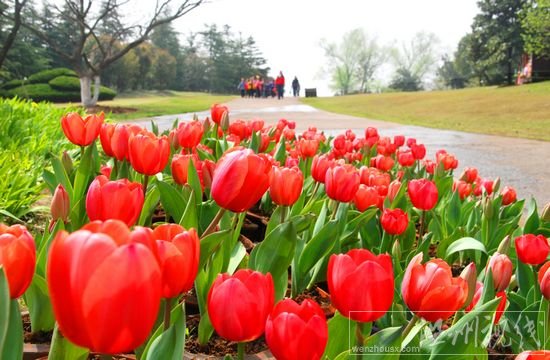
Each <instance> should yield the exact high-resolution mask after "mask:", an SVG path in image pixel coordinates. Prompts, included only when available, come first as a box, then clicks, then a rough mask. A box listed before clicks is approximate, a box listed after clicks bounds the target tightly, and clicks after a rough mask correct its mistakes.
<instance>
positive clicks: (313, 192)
mask: <svg viewBox="0 0 550 360" xmlns="http://www.w3.org/2000/svg"><path fill="white" fill-rule="evenodd" d="M319 184H320V183H318V182H317V181H316V182H315V186H314V187H313V191H312V192H311V197H310V198H309V199H308V201H307V203H306V205H305V206H304V209H309V207H310V205H311V202H312V201H313V199H315V195H316V194H317V191H318V190H319Z"/></svg>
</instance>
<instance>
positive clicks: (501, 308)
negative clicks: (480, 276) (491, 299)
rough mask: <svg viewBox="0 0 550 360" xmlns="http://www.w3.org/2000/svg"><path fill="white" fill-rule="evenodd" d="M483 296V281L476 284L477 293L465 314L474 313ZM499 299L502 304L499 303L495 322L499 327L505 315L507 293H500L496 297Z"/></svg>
mask: <svg viewBox="0 0 550 360" xmlns="http://www.w3.org/2000/svg"><path fill="white" fill-rule="evenodd" d="M481 295H483V283H482V282H481V281H478V282H476V292H475V295H474V298H473V299H472V302H471V303H470V305H468V306H467V307H466V309H464V312H466V313H469V312H470V311H472V310H473V309H474V308H475V307H476V305H477V303H478V302H479V299H481ZM496 296H497V297H498V298H500V302H499V303H498V306H497V309H496V314H495V320H494V321H493V323H494V324H495V325H497V324H498V323H499V321H500V318H501V317H502V314H503V313H504V309H505V308H506V299H507V297H506V293H505V292H504V291H500V292H498V293H497V295H496Z"/></svg>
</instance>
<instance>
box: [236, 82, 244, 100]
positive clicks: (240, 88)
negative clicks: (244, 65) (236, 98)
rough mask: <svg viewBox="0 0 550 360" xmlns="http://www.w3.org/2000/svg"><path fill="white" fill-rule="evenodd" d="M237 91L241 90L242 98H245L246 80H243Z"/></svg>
mask: <svg viewBox="0 0 550 360" xmlns="http://www.w3.org/2000/svg"><path fill="white" fill-rule="evenodd" d="M237 89H238V90H239V92H240V93H241V97H242V98H243V97H244V94H245V89H244V78H241V82H240V83H239V85H238V86H237Z"/></svg>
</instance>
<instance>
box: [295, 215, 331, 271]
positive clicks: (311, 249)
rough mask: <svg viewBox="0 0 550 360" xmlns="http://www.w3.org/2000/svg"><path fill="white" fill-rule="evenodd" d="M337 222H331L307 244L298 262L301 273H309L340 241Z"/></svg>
mask: <svg viewBox="0 0 550 360" xmlns="http://www.w3.org/2000/svg"><path fill="white" fill-rule="evenodd" d="M336 225H337V221H336V220H331V221H329V222H328V223H326V224H325V226H323V228H322V229H321V230H320V231H319V232H318V233H317V234H316V235H315V236H314V237H313V238H312V239H311V240H310V241H309V242H308V243H307V244H306V246H305V248H304V250H303V252H302V254H301V256H300V260H299V262H298V264H299V265H298V266H299V272H300V273H301V274H305V273H307V272H309V271H310V270H311V269H312V268H313V267H314V266H315V264H317V263H318V262H319V261H321V260H322V259H323V258H324V257H325V256H326V255H327V254H328V253H330V250H331V249H332V248H333V247H334V244H335V243H336V242H337V241H338V236H337V235H338V227H337V226H336Z"/></svg>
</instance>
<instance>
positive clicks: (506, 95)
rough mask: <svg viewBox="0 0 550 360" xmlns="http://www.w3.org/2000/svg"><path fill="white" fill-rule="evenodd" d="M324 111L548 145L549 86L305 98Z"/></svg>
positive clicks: (549, 117)
mask: <svg viewBox="0 0 550 360" xmlns="http://www.w3.org/2000/svg"><path fill="white" fill-rule="evenodd" d="M304 102H305V103H307V104H310V105H312V106H315V107H318V108H320V109H323V110H327V111H332V112H336V113H342V114H349V115H354V116H360V117H365V118H371V119H378V120H386V121H392V122H397V123H402V124H410V125H420V126H427V127H433V128H440V129H450V130H461V131H468V132H477V133H484V134H494V135H503V136H512V137H522V138H528V139H539V140H545V141H550V82H548V81H547V82H542V83H536V84H530V85H522V86H510V87H504V88H497V87H483V88H468V89H462V90H447V91H425V92H412V93H388V94H365V95H349V96H339V97H332V98H307V99H305V100H304Z"/></svg>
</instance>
